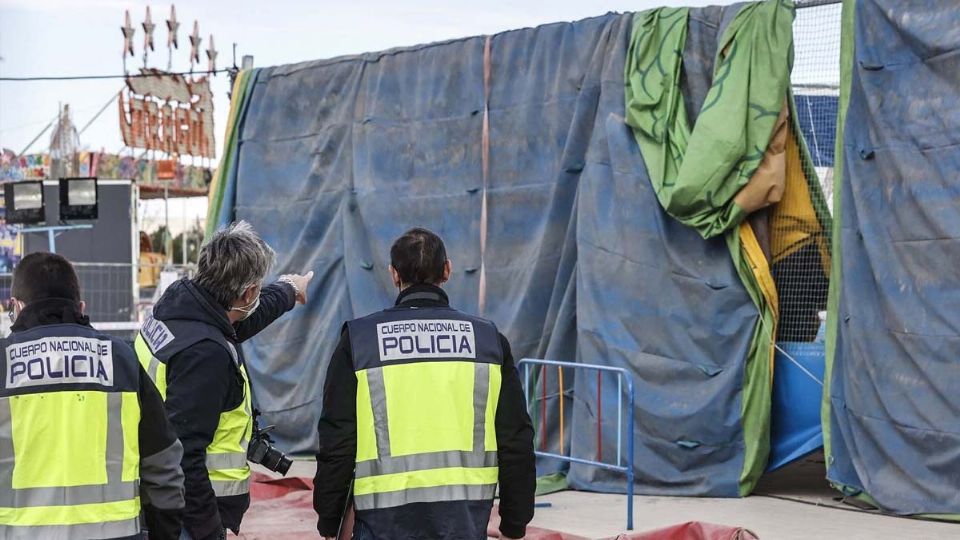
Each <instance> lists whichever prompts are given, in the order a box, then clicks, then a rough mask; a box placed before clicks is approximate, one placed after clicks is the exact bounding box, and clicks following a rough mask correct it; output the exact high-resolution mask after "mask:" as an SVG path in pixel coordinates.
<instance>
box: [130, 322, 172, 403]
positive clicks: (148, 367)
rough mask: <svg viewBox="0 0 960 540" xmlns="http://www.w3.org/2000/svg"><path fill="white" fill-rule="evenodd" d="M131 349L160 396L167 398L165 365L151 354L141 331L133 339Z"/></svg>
mask: <svg viewBox="0 0 960 540" xmlns="http://www.w3.org/2000/svg"><path fill="white" fill-rule="evenodd" d="M133 349H134V350H135V351H136V353H137V360H139V361H140V365H141V366H143V370H144V371H146V372H147V375H149V376H150V380H151V381H153V384H154V386H156V387H157V390H158V391H159V392H160V397H161V398H163V399H167V365H166V364H164V363H163V362H161V361H160V360H158V359H157V357H156V356H154V355H153V352H152V351H151V350H150V346H149V345H147V341H146V340H145V339H143V334H142V333H139V332H138V333H137V338H136V339H135V340H134V341H133Z"/></svg>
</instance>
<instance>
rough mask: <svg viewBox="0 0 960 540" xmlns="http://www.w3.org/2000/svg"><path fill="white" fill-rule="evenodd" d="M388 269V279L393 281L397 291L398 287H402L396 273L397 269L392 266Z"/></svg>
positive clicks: (398, 274) (398, 273)
mask: <svg viewBox="0 0 960 540" xmlns="http://www.w3.org/2000/svg"><path fill="white" fill-rule="evenodd" d="M389 268H390V279H392V280H393V286H394V287H396V288H398V289H399V288H400V287H402V286H403V282H402V281H401V280H400V272H397V269H396V268H394V267H393V265H392V264H391V265H390V266H389Z"/></svg>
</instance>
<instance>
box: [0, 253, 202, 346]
mask: <svg viewBox="0 0 960 540" xmlns="http://www.w3.org/2000/svg"><path fill="white" fill-rule="evenodd" d="M73 266H74V268H76V270H77V277H78V278H79V280H80V291H81V298H82V299H83V301H84V303H85V304H86V314H87V316H89V317H90V323H91V324H92V325H93V326H94V327H95V328H97V329H98V330H101V331H103V332H105V333H107V334H110V335H113V336H116V337H118V338H120V339H123V340H126V341H129V342H133V339H134V338H135V337H136V333H137V330H138V329H139V328H140V322H141V321H142V320H143V317H144V316H145V315H146V314H147V313H149V311H150V309H152V308H153V304H154V303H155V302H156V300H157V298H158V297H159V294H160V292H162V290H163V288H164V287H165V286H166V285H168V284H169V283H171V282H173V281H175V280H177V279H179V278H181V277H190V276H192V275H193V273H194V272H195V271H196V267H195V266H194V265H163V264H157V265H151V264H145V265H134V264H127V263H85V262H81V263H74V265H73ZM144 276H157V279H156V280H150V279H145V278H144ZM12 285H13V274H11V273H3V274H0V306H2V308H3V311H4V312H5V313H4V314H3V315H2V323H0V329H2V332H0V333H2V334H3V335H6V334H7V333H8V332H9V326H10V322H11V321H10V317H9V314H8V313H6V312H7V310H8V309H9V306H8V304H9V300H10V297H11V287H12Z"/></svg>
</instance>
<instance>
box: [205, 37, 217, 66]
mask: <svg viewBox="0 0 960 540" xmlns="http://www.w3.org/2000/svg"><path fill="white" fill-rule="evenodd" d="M216 70H217V49H216V48H215V47H214V46H213V34H210V46H209V47H207V71H209V72H210V73H213V72H214V71H216Z"/></svg>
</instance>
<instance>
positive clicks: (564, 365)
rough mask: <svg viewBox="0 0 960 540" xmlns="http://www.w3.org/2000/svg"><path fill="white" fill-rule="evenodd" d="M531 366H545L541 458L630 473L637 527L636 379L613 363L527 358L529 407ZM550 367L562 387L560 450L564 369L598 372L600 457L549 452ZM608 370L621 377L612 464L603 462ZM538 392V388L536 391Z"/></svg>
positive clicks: (629, 488) (629, 521) (525, 388)
mask: <svg viewBox="0 0 960 540" xmlns="http://www.w3.org/2000/svg"><path fill="white" fill-rule="evenodd" d="M530 366H543V368H542V370H541V377H540V379H541V380H540V386H541V395H540V407H541V411H540V435H541V445H540V446H541V449H540V450H536V451H535V453H536V454H537V456H539V457H545V458H552V459H558V460H561V461H567V462H570V463H578V464H581V465H588V466H591V467H599V468H601V469H607V470H610V471H617V472H622V473H624V474H626V476H627V530H628V531H632V530H633V402H634V392H633V379H632V378H631V376H630V373H628V372H627V371H626V370H625V369H623V368H618V367H613V366H601V365H597V364H579V363H575V362H559V361H556V360H537V359H534V358H524V359H522V360H520V361H519V362H517V368H518V369H519V368H521V367H522V368H523V392H524V394H526V397H527V406H528V407H529V406H530V405H531V404H532V403H533V400H532V399H531V398H532V397H533V396H531V394H530ZM547 367H555V368H557V385H558V387H559V388H560V392H559V396H560V400H559V401H560V451H561V452H563V448H564V446H565V442H564V403H563V402H564V399H563V389H564V387H563V371H564V370H565V369H568V370H572V371H588V370H593V371H596V372H597V401H596V406H597V458H596V459H595V460H593V459H585V458H580V457H574V456H572V455H570V456H568V455H562V454H554V453H552V452H547V451H546V427H547V425H546V424H547V420H546V418H547V369H546V368H547ZM604 372H611V373H614V374H615V375H616V377H617V460H616V463H608V462H606V461H603V442H602V441H603V414H602V412H603V400H602V396H603V394H602V392H601V391H602V389H603V384H602V383H603V380H602V375H603V373H604ZM624 381H626V393H627V403H626V413H627V414H626V417H627V423H626V428H627V429H626V435H627V436H626V439H627V440H626V456H624V455H623V454H624V452H622V451H621V450H622V448H623V432H624V429H623V428H624V425H623V421H622V420H623V411H624V407H623V405H624V404H623V394H624V388H623V387H624ZM534 391H536V390H534Z"/></svg>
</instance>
